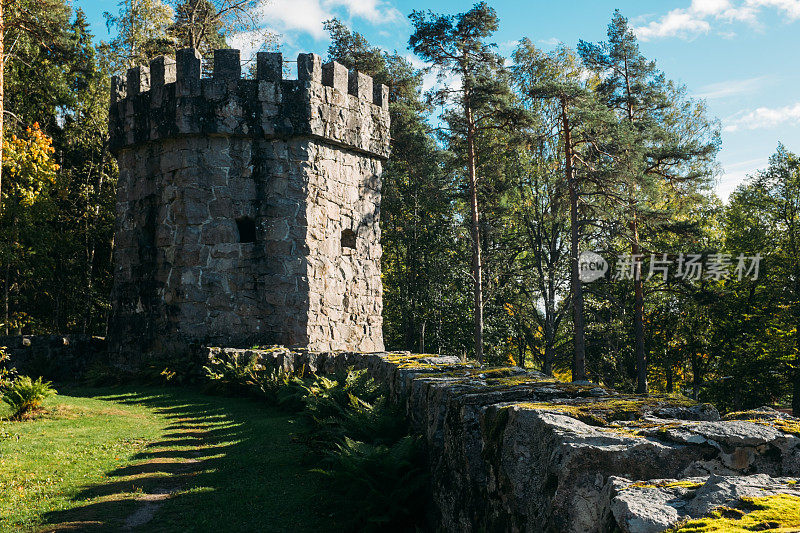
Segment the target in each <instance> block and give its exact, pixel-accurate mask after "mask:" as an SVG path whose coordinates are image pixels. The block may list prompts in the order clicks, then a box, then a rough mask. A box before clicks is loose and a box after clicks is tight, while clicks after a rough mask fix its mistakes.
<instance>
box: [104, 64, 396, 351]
mask: <svg viewBox="0 0 800 533" xmlns="http://www.w3.org/2000/svg"><path fill="white" fill-rule="evenodd" d="M256 61H257V66H256V69H255V75H254V79H246V78H243V77H242V66H241V65H242V64H241V61H240V57H239V51H238V50H216V51H215V53H214V61H213V65H214V66H213V73H212V75H211V76H210V77H208V78H204V77H203V76H202V75H201V74H202V72H201V71H202V62H201V58H200V55H199V53H198V52H197V51H195V50H181V51H178V53H177V54H176V59H174V60H173V59H170V58H167V57H160V58H158V59H156V60H154V61H152V62H151V63H150V66H149V67H139V68H134V69H131V70H129V71H128V73H127V76H120V77H116V78H114V79H113V80H112V96H111V109H110V118H109V121H110V124H109V128H110V136H111V141H110V142H111V148H112V151H113V152H114V154H115V155H116V156H117V159H118V161H119V169H120V175H119V183H118V192H117V207H116V209H117V211H116V219H117V220H116V229H115V270H114V290H113V294H112V314H111V321H110V329H109V342H110V350H111V353H112V357H114V358H116V359H117V360H118V361H120V362H124V363H126V364H140V363H141V362H142V361H144V360H145V359H146V358H147V357H150V356H167V357H169V356H171V355H178V354H180V353H185V352H186V351H187V350H188V349H190V348H191V347H192V346H195V345H202V344H205V345H219V346H230V347H251V346H254V345H268V344H270V345H271V344H281V345H285V346H294V347H302V348H307V349H310V350H313V351H331V350H348V351H361V352H374V351H380V350H383V336H382V318H381V313H382V306H383V305H382V284H381V268H380V260H381V245H380V227H379V220H380V204H381V172H382V166H383V163H384V162H385V160H386V159H387V157H388V155H389V110H388V88H387V87H386V86H385V85H377V84H373V81H372V78H370V77H369V76H366V75H364V74H362V73H359V72H355V71H348V70H347V68H345V67H344V66H343V65H341V64H338V63H329V64H325V65H323V64H322V61H321V60H320V57H319V56H317V55H314V54H301V55H300V56H298V58H297V72H298V75H297V78H298V79H297V80H284V79H283V70H284V69H283V66H284V62H283V58H282V56H281V54H276V53H259V54H258V56H257V59H256Z"/></svg>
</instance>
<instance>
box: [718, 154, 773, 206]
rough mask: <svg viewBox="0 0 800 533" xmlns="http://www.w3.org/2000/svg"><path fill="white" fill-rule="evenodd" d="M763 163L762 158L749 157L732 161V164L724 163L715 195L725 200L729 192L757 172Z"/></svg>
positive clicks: (764, 162)
mask: <svg viewBox="0 0 800 533" xmlns="http://www.w3.org/2000/svg"><path fill="white" fill-rule="evenodd" d="M765 164H766V161H765V160H764V159H751V160H749V161H741V162H739V163H733V164H732V165H725V166H724V167H723V169H722V175H721V176H720V177H719V179H718V180H717V186H716V190H717V196H719V197H720V198H722V199H723V200H726V201H727V199H728V197H730V195H731V193H732V192H733V191H734V190H736V187H738V186H739V185H741V184H742V183H744V182H745V180H747V178H748V177H750V176H752V175H754V174H755V173H756V172H758V170H759V169H760V168H763V167H764V166H765Z"/></svg>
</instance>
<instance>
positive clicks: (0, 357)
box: [0, 346, 16, 393]
mask: <svg viewBox="0 0 800 533" xmlns="http://www.w3.org/2000/svg"><path fill="white" fill-rule="evenodd" d="M10 360H11V356H9V355H8V352H6V347H5V346H0V393H2V392H3V391H4V390H5V389H7V388H8V387H10V386H11V384H12V383H13V382H14V378H15V377H16V370H15V369H13V368H9V367H8V363H9V361H10Z"/></svg>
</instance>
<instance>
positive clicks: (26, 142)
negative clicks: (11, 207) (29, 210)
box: [2, 123, 59, 207]
mask: <svg viewBox="0 0 800 533" xmlns="http://www.w3.org/2000/svg"><path fill="white" fill-rule="evenodd" d="M3 145H4V146H3V148H4V151H3V175H4V176H3V177H4V179H3V190H2V194H3V197H5V198H11V199H13V200H12V201H15V202H19V204H20V205H21V206H23V207H25V206H31V205H33V203H34V202H35V201H36V199H37V198H38V196H39V194H41V192H42V191H43V190H44V189H45V187H47V186H48V185H51V184H53V183H54V182H55V180H56V172H57V171H58V168H59V167H58V165H57V164H56V163H55V161H54V160H53V154H54V153H55V148H53V139H52V138H50V137H48V136H47V135H46V134H45V133H44V132H43V131H42V130H41V128H40V127H39V124H38V123H35V124H33V126H31V127H29V128H28V129H27V130H25V132H24V134H23V135H22V137H17V136H16V135H11V136H10V138H8V139H5V140H4V142H3Z"/></svg>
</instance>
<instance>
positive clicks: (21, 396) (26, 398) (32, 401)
mask: <svg viewBox="0 0 800 533" xmlns="http://www.w3.org/2000/svg"><path fill="white" fill-rule="evenodd" d="M55 394H56V390H55V389H53V388H52V387H51V386H50V382H49V381H44V382H43V381H42V378H41V377H40V378H38V379H36V381H34V380H32V379H31V378H30V377H28V376H20V377H18V378H17V379H15V380H14V382H13V383H12V384H11V385H10V386H9V387H7V388H6V390H5V393H4V394H3V401H4V402H5V403H7V404H8V405H9V406H11V409H12V411H13V414H12V415H11V419H12V420H22V419H23V418H26V417H28V416H30V415H31V414H32V413H33V412H35V411H37V410H38V409H39V408H41V406H42V402H43V401H44V400H46V399H47V398H49V397H50V396H53V395H55Z"/></svg>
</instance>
